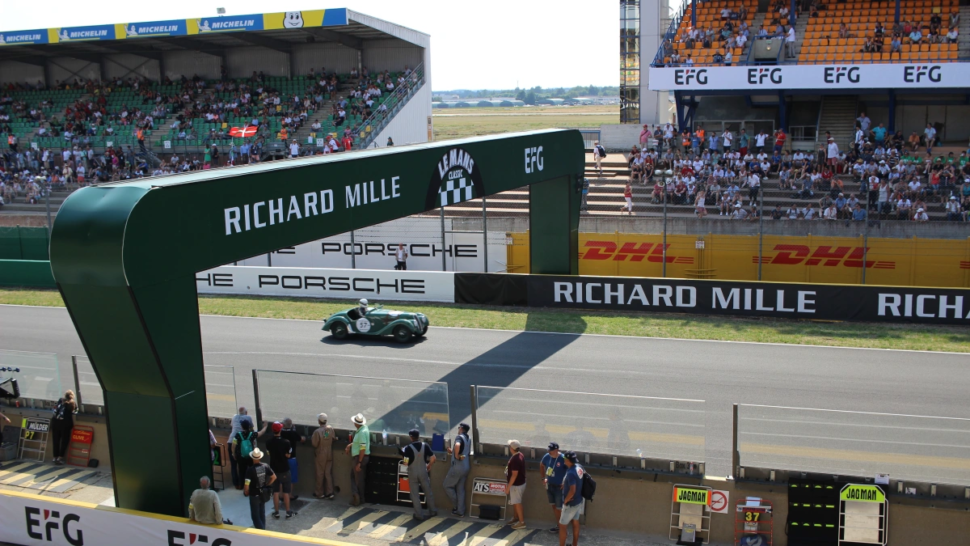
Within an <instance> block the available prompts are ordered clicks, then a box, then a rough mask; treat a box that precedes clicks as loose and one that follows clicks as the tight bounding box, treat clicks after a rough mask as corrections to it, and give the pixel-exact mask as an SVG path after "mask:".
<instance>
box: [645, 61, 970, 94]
mask: <svg viewBox="0 0 970 546" xmlns="http://www.w3.org/2000/svg"><path fill="white" fill-rule="evenodd" d="M649 87H650V90H651V91H682V90H684V91H734V90H736V91H741V92H744V91H751V90H757V91H772V90H777V91H786V90H790V89H845V90H847V91H851V90H852V89H946V88H949V89H960V88H967V87H970V66H968V65H967V63H938V64H934V63H923V64H849V65H825V64H817V65H782V66H776V65H769V66H678V67H663V68H654V67H651V68H650V72H649Z"/></svg>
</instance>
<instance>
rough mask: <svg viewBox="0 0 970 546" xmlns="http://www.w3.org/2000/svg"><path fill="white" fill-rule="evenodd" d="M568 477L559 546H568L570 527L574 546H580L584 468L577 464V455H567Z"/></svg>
mask: <svg viewBox="0 0 970 546" xmlns="http://www.w3.org/2000/svg"><path fill="white" fill-rule="evenodd" d="M564 458H565V461H566V469H567V470H566V476H565V478H563V482H562V515H561V516H560V517H559V546H566V536H567V535H568V534H569V527H570V525H571V526H572V528H573V546H576V545H577V544H579V516H581V515H583V505H584V504H585V500H584V499H583V474H584V470H583V467H581V466H579V464H578V463H577V457H576V453H574V452H572V451H567V452H566V453H565V457H564Z"/></svg>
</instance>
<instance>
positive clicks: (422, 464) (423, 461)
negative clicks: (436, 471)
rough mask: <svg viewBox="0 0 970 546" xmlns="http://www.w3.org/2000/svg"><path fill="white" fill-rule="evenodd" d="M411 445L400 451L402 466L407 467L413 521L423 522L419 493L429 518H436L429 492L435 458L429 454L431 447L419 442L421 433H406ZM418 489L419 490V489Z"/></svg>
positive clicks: (431, 495) (432, 496) (432, 498)
mask: <svg viewBox="0 0 970 546" xmlns="http://www.w3.org/2000/svg"><path fill="white" fill-rule="evenodd" d="M408 435H409V436H410V437H411V443H410V444H408V445H407V446H406V447H405V448H404V449H402V450H401V455H403V456H404V464H406V465H407V467H408V484H409V485H410V489H411V504H412V505H414V519H416V520H418V521H423V520H424V511H423V510H422V509H421V491H422V490H423V491H424V497H425V499H426V500H427V502H428V514H429V515H430V516H431V517H434V516H437V515H438V511H437V510H436V509H435V506H434V494H433V493H432V492H431V477H430V475H429V474H430V472H431V467H432V466H434V462H435V456H434V453H432V452H431V446H429V445H428V444H426V443H425V442H422V441H421V432H420V431H418V429H412V430H411V431H410V432H408ZM419 487H420V489H419Z"/></svg>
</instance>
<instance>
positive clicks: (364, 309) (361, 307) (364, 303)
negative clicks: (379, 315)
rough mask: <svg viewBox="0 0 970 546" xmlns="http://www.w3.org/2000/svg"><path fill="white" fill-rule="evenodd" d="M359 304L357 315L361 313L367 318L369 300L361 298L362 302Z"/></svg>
mask: <svg viewBox="0 0 970 546" xmlns="http://www.w3.org/2000/svg"><path fill="white" fill-rule="evenodd" d="M357 304H358V306H357V313H359V314H360V316H361V317H366V316H367V298H361V299H360V301H359V302H357Z"/></svg>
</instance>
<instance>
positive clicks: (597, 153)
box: [593, 140, 606, 176]
mask: <svg viewBox="0 0 970 546" xmlns="http://www.w3.org/2000/svg"><path fill="white" fill-rule="evenodd" d="M604 159H606V148H604V147H602V146H600V142H599V141H598V140H597V141H596V142H594V143H593V163H595V164H596V170H597V171H599V174H600V175H601V176H602V174H603V160H604Z"/></svg>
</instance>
